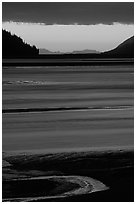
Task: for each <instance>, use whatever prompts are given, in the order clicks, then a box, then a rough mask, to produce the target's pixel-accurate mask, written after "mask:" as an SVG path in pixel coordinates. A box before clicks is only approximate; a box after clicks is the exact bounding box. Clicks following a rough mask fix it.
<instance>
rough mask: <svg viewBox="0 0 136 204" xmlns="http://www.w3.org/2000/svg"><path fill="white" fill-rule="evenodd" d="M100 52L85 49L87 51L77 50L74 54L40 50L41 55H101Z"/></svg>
mask: <svg viewBox="0 0 136 204" xmlns="http://www.w3.org/2000/svg"><path fill="white" fill-rule="evenodd" d="M99 53H100V52H99V51H97V50H89V49H85V50H75V51H72V52H60V51H57V52H52V51H50V50H47V49H44V48H40V49H39V54H41V55H42V54H99Z"/></svg>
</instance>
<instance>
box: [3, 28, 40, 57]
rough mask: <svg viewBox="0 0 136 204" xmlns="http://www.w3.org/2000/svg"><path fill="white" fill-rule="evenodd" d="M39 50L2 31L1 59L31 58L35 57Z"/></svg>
mask: <svg viewBox="0 0 136 204" xmlns="http://www.w3.org/2000/svg"><path fill="white" fill-rule="evenodd" d="M38 54H39V50H38V49H37V48H36V47H35V46H30V45H28V44H27V43H25V42H23V40H22V39H21V38H20V37H18V36H16V35H11V33H10V32H8V31H5V30H2V57H3V58H7V57H30V56H31V57H32V56H37V55H38Z"/></svg>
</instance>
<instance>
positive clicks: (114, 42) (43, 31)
mask: <svg viewBox="0 0 136 204" xmlns="http://www.w3.org/2000/svg"><path fill="white" fill-rule="evenodd" d="M2 28H3V29H5V30H8V31H10V32H11V33H12V34H16V35H17V36H19V37H21V38H22V39H23V40H24V41H25V42H27V43H29V44H31V45H35V46H36V47H37V48H44V49H47V50H50V51H61V52H70V51H74V50H84V49H90V50H97V51H106V50H110V49H113V48H115V47H116V46H118V45H119V44H120V43H121V42H123V41H124V40H126V39H128V38H129V37H131V36H133V35H134V25H127V24H119V23H115V24H113V25H105V24H97V25H77V24H75V25H57V24H54V25H45V24H37V23H23V22H22V23H17V22H3V24H2Z"/></svg>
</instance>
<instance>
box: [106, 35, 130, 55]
mask: <svg viewBox="0 0 136 204" xmlns="http://www.w3.org/2000/svg"><path fill="white" fill-rule="evenodd" d="M102 55H103V56H107V57H124V58H134V36H132V37H131V38H129V39H127V40H125V41H124V42H123V43H121V44H120V45H119V46H117V47H116V48H115V49H113V50H110V51H108V52H104V53H103V54H102Z"/></svg>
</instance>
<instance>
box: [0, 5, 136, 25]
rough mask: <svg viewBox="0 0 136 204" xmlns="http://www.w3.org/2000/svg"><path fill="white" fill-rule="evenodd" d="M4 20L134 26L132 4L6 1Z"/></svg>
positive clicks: (3, 7) (3, 8)
mask: <svg viewBox="0 0 136 204" xmlns="http://www.w3.org/2000/svg"><path fill="white" fill-rule="evenodd" d="M2 20H3V22H5V21H15V22H28V23H43V24H47V25H52V24H63V25H71V24H79V25H95V24H108V25H110V24H113V23H115V22H116V23H122V24H133V23H134V3H133V2H102V3H100V2H97V3H94V2H65V3H64V2H40V3H36V2H20V3H19V2H18V3H16V2H3V3H2Z"/></svg>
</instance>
